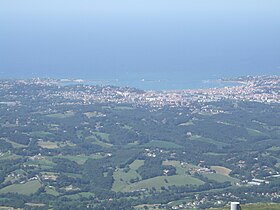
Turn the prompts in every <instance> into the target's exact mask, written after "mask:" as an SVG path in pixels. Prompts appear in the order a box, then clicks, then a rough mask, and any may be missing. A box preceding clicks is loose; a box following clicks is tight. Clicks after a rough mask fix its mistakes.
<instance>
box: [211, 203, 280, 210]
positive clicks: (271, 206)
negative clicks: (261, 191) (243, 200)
mask: <svg viewBox="0 0 280 210" xmlns="http://www.w3.org/2000/svg"><path fill="white" fill-rule="evenodd" d="M241 208H242V210H279V209H280V204H276V203H259V204H247V205H242V204H241ZM229 209H230V207H229V206H228V207H225V208H219V209H212V210H229Z"/></svg>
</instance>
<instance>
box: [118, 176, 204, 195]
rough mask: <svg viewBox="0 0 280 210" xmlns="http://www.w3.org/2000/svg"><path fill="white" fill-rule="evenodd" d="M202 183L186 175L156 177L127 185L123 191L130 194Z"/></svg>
mask: <svg viewBox="0 0 280 210" xmlns="http://www.w3.org/2000/svg"><path fill="white" fill-rule="evenodd" d="M203 183H204V182H203V181H201V180H199V179H196V178H194V177H191V176H188V175H175V176H157V177H154V178H151V179H146V180H142V181H139V182H136V183H133V184H130V185H128V186H127V187H126V188H124V190H123V191H126V192H131V191H137V190H141V189H152V188H155V189H157V190H160V188H161V187H168V186H172V185H175V186H182V185H202V184H203Z"/></svg>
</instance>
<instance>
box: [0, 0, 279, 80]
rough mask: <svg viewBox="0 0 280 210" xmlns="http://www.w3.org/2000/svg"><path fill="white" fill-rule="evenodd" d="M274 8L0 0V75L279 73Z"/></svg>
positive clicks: (254, 2)
mask: <svg viewBox="0 0 280 210" xmlns="http://www.w3.org/2000/svg"><path fill="white" fill-rule="evenodd" d="M279 8H280V1H279V0H227V1H225V0H118V1H116V0H99V1H96V0H48V1H38V0H25V1H22V0H1V1H0V26H1V27H0V77H2V78H4V77H24V76H26V77H30V76H32V75H33V76H51V77H55V76H57V77H67V76H72V77H82V78H86V77H90V78H92V77H96V78H109V77H110V78H118V77H119V78H123V79H125V78H126V77H127V78H128V79H129V78H130V79H131V78H132V77H133V75H136V76H137V77H139V78H140V77H147V78H149V77H150V78H153V79H156V77H157V76H156V75H158V76H159V77H160V76H162V77H163V76H164V77H172V76H174V77H194V78H199V77H201V75H206V76H205V78H207V77H209V76H211V75H212V76H213V75H214V76H215V75H216V76H223V75H225V76H227V75H229V76H231V75H235V74H237V75H239V74H266V73H267V74H278V72H280V59H279V56H280V41H279V37H280V12H279ZM136 76H135V77H136Z"/></svg>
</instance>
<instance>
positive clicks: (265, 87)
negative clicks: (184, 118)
mask: <svg viewBox="0 0 280 210" xmlns="http://www.w3.org/2000/svg"><path fill="white" fill-rule="evenodd" d="M229 81H230V82H231V83H233V82H234V84H235V85H232V86H226V87H222V88H209V89H194V90H176V91H141V90H137V89H135V88H129V87H115V86H95V85H85V84H84V83H75V84H76V85H72V86H68V85H65V84H64V82H63V81H61V80H54V79H33V80H16V81H6V80H5V81H1V82H0V88H1V89H2V90H6V92H7V93H9V96H10V97H9V98H11V96H12V95H15V96H17V94H19V92H18V91H16V92H13V91H14V90H15V89H14V87H15V86H22V85H30V86H34V85H35V86H37V87H39V88H38V97H42V98H44V99H48V100H51V99H57V98H60V99H65V101H64V103H65V104H69V103H70V104H94V103H115V104H131V105H134V106H150V107H155V108H161V107H165V106H169V107H189V108H190V109H193V110H194V111H200V112H206V113H212V114H215V113H220V112H222V110H216V109H213V108H211V107H207V106H204V107H200V108H198V106H197V105H198V104H200V105H203V104H204V105H205V104H207V103H209V102H213V101H220V100H236V101H254V102H261V103H280V76H262V77H243V78H238V79H232V80H227V81H224V82H225V84H227V83H226V82H229ZM48 87H55V88H50V89H48ZM22 94H24V93H22ZM26 94H28V93H26ZM15 98H18V97H15ZM53 101H55V100H53ZM0 103H5V104H11V105H14V103H16V104H19V102H18V101H17V100H15V101H11V100H7V101H0Z"/></svg>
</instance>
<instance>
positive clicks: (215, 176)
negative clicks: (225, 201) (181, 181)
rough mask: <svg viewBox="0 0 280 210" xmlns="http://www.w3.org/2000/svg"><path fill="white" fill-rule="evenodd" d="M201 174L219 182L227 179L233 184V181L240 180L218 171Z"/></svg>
mask: <svg viewBox="0 0 280 210" xmlns="http://www.w3.org/2000/svg"><path fill="white" fill-rule="evenodd" d="M203 176H205V177H207V178H208V179H210V180H214V181H216V182H220V183H223V182H227V181H229V182H231V183H232V184H234V183H237V182H239V181H240V180H239V179H235V178H232V177H230V176H226V175H223V174H218V173H213V174H208V173H205V174H203Z"/></svg>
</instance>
